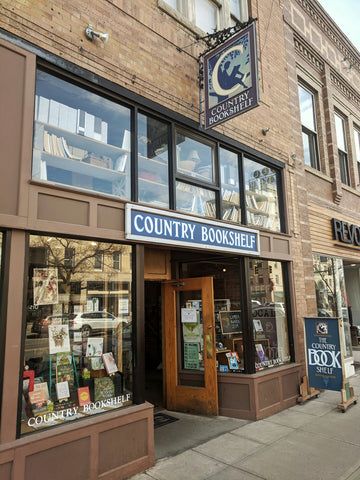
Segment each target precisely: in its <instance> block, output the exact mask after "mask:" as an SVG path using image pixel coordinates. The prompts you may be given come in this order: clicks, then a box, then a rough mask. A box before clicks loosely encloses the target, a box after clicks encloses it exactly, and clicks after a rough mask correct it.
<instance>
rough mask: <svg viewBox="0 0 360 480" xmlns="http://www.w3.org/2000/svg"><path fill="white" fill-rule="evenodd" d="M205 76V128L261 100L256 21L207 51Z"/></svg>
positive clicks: (254, 105)
mask: <svg viewBox="0 0 360 480" xmlns="http://www.w3.org/2000/svg"><path fill="white" fill-rule="evenodd" d="M204 78H205V128H210V127H214V126H215V125H217V124H219V123H222V122H224V121H226V120H229V119H230V118H232V117H236V116H237V115H240V114H242V113H244V112H246V111H247V110H250V109H251V108H254V107H256V106H257V105H258V104H259V89H258V72H257V52H256V28H255V23H252V24H251V25H250V26H249V27H247V28H246V29H245V30H243V31H241V32H239V33H238V34H237V35H235V36H233V37H231V39H229V40H228V41H227V42H225V43H223V44H222V45H220V46H219V47H217V48H215V49H214V50H212V51H211V52H209V53H207V54H206V55H204Z"/></svg>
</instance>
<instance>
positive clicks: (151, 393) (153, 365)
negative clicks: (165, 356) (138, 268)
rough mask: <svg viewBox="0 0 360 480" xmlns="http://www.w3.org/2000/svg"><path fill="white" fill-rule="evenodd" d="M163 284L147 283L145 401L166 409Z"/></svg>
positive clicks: (156, 407)
mask: <svg viewBox="0 0 360 480" xmlns="http://www.w3.org/2000/svg"><path fill="white" fill-rule="evenodd" d="M162 367H163V365H162V325H161V282H160V281H146V282H145V400H146V401H148V402H150V403H152V404H153V405H154V407H155V409H161V408H164V400H163V368H162Z"/></svg>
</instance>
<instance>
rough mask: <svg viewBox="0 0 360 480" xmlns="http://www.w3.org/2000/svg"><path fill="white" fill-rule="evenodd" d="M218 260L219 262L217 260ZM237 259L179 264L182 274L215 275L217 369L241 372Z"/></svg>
mask: <svg viewBox="0 0 360 480" xmlns="http://www.w3.org/2000/svg"><path fill="white" fill-rule="evenodd" d="M217 260H218V261H217ZM239 270H240V269H239V263H238V261H237V260H236V259H233V258H231V259H228V261H224V259H223V258H222V259H221V258H220V259H216V257H214V258H213V259H212V261H209V260H203V261H201V260H200V261H199V262H190V263H182V264H181V276H182V277H183V278H186V277H201V276H208V277H210V276H211V277H213V278H214V284H213V286H214V312H215V335H216V362H217V367H218V371H220V372H222V373H226V372H231V373H234V372H244V368H245V364H244V349H246V348H247V345H244V336H243V332H244V319H243V311H242V307H241V285H242V283H241V279H240V273H239Z"/></svg>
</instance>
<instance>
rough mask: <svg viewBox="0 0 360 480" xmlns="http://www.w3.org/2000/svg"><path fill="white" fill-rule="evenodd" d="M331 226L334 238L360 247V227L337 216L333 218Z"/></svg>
mask: <svg viewBox="0 0 360 480" xmlns="http://www.w3.org/2000/svg"><path fill="white" fill-rule="evenodd" d="M331 226H332V231H333V238H334V240H337V241H338V242H341V243H347V244H350V245H355V246H357V247H360V227H358V226H357V225H349V224H348V223H347V222H343V221H341V220H338V219H336V218H332V219H331Z"/></svg>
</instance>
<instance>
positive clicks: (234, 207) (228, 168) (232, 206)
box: [219, 148, 241, 223]
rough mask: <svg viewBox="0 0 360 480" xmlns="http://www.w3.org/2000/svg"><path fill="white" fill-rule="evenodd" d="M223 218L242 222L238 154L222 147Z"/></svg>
mask: <svg viewBox="0 0 360 480" xmlns="http://www.w3.org/2000/svg"><path fill="white" fill-rule="evenodd" d="M219 161H220V180H221V204H222V212H221V218H222V219H223V220H227V221H228V222H236V223H240V222H241V211H240V189H239V164H238V155H237V154H236V153H233V152H229V151H228V150H225V149H224V148H221V149H220V157H219Z"/></svg>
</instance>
